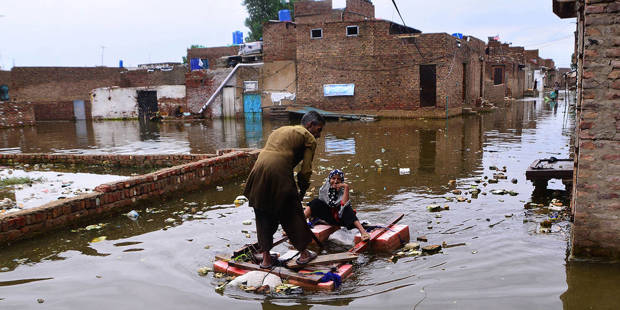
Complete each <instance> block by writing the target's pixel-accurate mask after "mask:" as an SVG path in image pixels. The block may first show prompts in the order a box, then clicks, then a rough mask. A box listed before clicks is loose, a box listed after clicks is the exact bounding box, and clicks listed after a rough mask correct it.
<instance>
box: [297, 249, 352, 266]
mask: <svg viewBox="0 0 620 310" xmlns="http://www.w3.org/2000/svg"><path fill="white" fill-rule="evenodd" d="M356 259H357V254H354V253H351V252H343V253H335V254H328V255H320V256H318V257H317V258H315V259H313V260H312V261H311V262H309V263H307V264H304V265H299V264H297V262H296V261H295V260H294V259H292V260H290V261H289V262H288V263H287V264H286V267H288V268H291V269H300V268H302V267H304V266H316V265H329V264H333V263H344V262H350V261H353V260H356Z"/></svg>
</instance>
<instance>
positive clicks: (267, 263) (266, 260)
mask: <svg viewBox="0 0 620 310" xmlns="http://www.w3.org/2000/svg"><path fill="white" fill-rule="evenodd" d="M260 267H261V268H263V269H271V267H273V261H272V260H271V255H270V254H269V252H263V262H262V263H261V264H260Z"/></svg>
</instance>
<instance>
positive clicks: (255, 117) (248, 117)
mask: <svg viewBox="0 0 620 310" xmlns="http://www.w3.org/2000/svg"><path fill="white" fill-rule="evenodd" d="M244 131H245V141H246V145H247V147H253V148H260V147H261V146H262V142H263V117H262V114H261V113H245V130H244Z"/></svg>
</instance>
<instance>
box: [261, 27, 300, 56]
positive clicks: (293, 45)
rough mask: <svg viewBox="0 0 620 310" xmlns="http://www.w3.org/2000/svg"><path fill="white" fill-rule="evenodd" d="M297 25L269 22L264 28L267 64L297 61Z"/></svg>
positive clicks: (264, 50)
mask: <svg viewBox="0 0 620 310" xmlns="http://www.w3.org/2000/svg"><path fill="white" fill-rule="evenodd" d="M296 30H297V25H295V24H294V23H289V22H267V23H265V24H264V26H263V42H264V43H263V60H264V61H265V62H273V61H281V60H295V57H296V53H297V35H296Z"/></svg>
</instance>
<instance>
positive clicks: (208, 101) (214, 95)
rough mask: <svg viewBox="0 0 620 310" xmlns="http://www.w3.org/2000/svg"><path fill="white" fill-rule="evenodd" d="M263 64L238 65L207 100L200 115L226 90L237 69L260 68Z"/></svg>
mask: <svg viewBox="0 0 620 310" xmlns="http://www.w3.org/2000/svg"><path fill="white" fill-rule="evenodd" d="M263 64H264V63H262V62H257V63H251V64H237V65H236V66H235V68H234V69H233V70H232V71H231V72H230V73H229V74H228V76H226V78H225V79H224V81H223V82H222V84H220V87H218V88H217V90H216V91H215V92H214V93H213V95H211V97H210V98H209V100H207V103H205V104H204V105H203V106H202V108H200V111H199V112H198V113H200V114H202V113H203V112H204V111H205V110H206V109H207V107H208V106H209V105H210V104H211V103H212V102H213V101H214V100H215V97H217V95H219V93H220V92H221V91H222V89H224V86H225V85H226V83H228V81H230V79H231V78H232V77H233V75H235V72H237V69H239V67H258V66H262V65H263Z"/></svg>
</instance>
